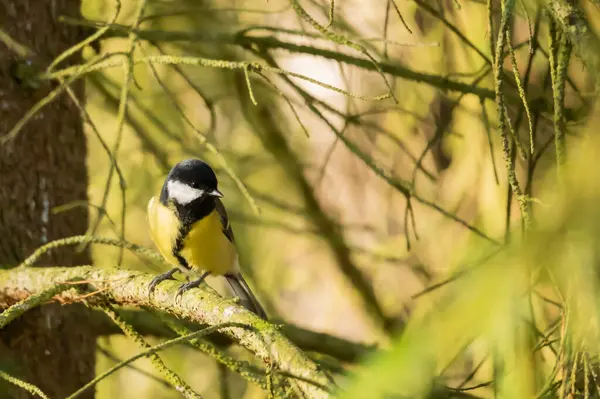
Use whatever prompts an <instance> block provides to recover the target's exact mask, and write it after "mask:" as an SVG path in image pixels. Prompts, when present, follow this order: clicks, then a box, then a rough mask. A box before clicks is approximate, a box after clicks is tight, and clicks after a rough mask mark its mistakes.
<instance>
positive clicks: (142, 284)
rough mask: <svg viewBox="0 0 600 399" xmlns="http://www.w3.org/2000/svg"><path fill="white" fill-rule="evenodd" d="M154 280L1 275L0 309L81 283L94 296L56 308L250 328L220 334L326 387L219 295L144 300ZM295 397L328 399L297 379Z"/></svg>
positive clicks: (113, 273)
mask: <svg viewBox="0 0 600 399" xmlns="http://www.w3.org/2000/svg"><path fill="white" fill-rule="evenodd" d="M152 278H153V275H151V274H148V273H143V272H137V271H126V270H116V269H99V268H95V267H91V266H79V267H68V268H67V267H46V268H29V267H18V268H15V269H11V270H2V271H0V287H2V288H0V307H7V306H8V305H11V304H14V303H16V302H18V301H20V300H23V299H25V298H27V297H29V296H30V295H32V294H33V295H35V294H40V293H42V292H44V291H46V290H47V289H49V288H51V287H53V286H55V285H56V284H57V283H60V282H67V281H72V280H79V281H82V282H83V281H85V282H87V283H88V284H89V285H91V286H92V287H93V289H94V290H95V291H96V294H95V295H86V296H85V298H83V299H82V296H81V295H80V294H79V293H77V292H76V291H75V290H67V291H63V292H62V293H59V294H58V295H56V296H55V297H54V298H55V299H56V300H58V301H61V302H66V303H69V302H76V301H82V300H83V301H85V302H86V303H87V304H89V305H96V304H102V303H106V302H108V303H111V304H113V305H133V306H137V307H146V308H149V309H152V310H156V311H165V312H168V313H169V314H171V315H173V316H177V317H180V318H184V319H187V320H189V321H192V322H196V323H201V324H206V325H209V326H217V325H221V324H224V323H240V324H243V325H247V326H248V327H249V328H248V329H246V328H233V327H230V328H223V329H222V330H220V331H222V332H223V333H224V334H225V335H226V336H228V337H229V338H231V339H233V340H234V341H235V342H237V343H239V344H240V345H241V346H243V347H245V348H246V349H248V350H249V351H251V352H252V353H254V354H255V355H256V357H257V358H259V359H260V360H262V362H264V363H266V364H273V365H274V366H275V367H276V368H277V369H278V370H280V371H282V372H285V373H287V374H289V375H294V376H297V377H300V378H302V379H305V380H309V381H314V382H316V383H317V384H319V385H321V386H325V387H328V388H329V387H331V385H330V381H329V378H328V376H327V375H326V373H325V372H323V371H322V370H320V369H319V367H318V366H317V364H315V363H314V362H313V361H312V360H311V359H309V358H308V356H306V355H305V354H304V353H303V352H302V351H301V350H300V349H298V348H297V347H296V346H295V345H294V344H293V343H292V342H290V341H289V340H288V339H287V338H286V337H285V336H284V335H283V334H282V332H281V331H280V330H279V328H278V327H277V326H274V325H272V324H270V323H268V322H265V321H263V320H261V319H259V318H258V317H257V316H256V315H254V314H253V313H251V312H249V311H247V310H246V309H244V308H243V307H241V306H239V305H237V304H236V303H235V302H234V301H233V300H231V299H225V298H223V297H221V296H219V295H218V294H216V293H214V292H212V291H209V290H205V289H201V288H198V289H195V290H192V291H189V292H187V293H186V294H185V295H184V296H183V298H182V299H181V301H178V302H177V301H175V293H176V291H177V288H178V283H177V282H174V281H166V282H164V283H163V284H161V285H160V286H159V287H158V288H157V289H156V291H155V292H154V294H153V295H152V296H151V297H149V296H148V284H149V283H150V281H151V280H152ZM292 385H293V386H294V388H295V389H297V390H298V391H299V393H300V394H302V395H304V396H305V397H308V398H329V392H327V391H324V390H323V389H321V388H319V387H318V386H315V384H313V383H309V382H306V381H304V380H301V379H295V380H294V381H292Z"/></svg>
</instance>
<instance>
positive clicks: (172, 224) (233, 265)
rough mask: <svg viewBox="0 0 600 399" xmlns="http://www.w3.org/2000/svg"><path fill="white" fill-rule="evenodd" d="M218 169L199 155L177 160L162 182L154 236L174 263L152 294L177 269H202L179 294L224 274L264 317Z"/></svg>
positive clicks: (151, 210) (154, 206)
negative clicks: (246, 274)
mask: <svg viewBox="0 0 600 399" xmlns="http://www.w3.org/2000/svg"><path fill="white" fill-rule="evenodd" d="M217 185H218V182H217V177H216V175H215V172H214V171H213V170H212V168H211V167H210V166H209V165H208V164H206V163H205V162H203V161H201V160H199V159H188V160H185V161H182V162H180V163H178V164H177V165H175V166H174V167H173V168H172V169H171V171H170V172H169V174H168V175H167V178H166V180H165V182H164V184H163V186H162V189H161V192H160V197H159V198H156V197H153V198H152V199H150V202H149V203H148V222H149V225H150V235H151V237H152V241H154V244H155V245H156V246H157V247H158V249H159V251H160V253H161V254H162V256H163V257H164V258H165V259H166V260H167V261H168V262H169V263H171V264H173V265H174V266H177V267H175V268H173V269H171V270H170V271H168V272H166V273H164V274H161V275H159V276H157V277H156V278H154V279H153V280H152V282H151V283H150V285H149V293H150V294H151V293H152V292H153V291H154V289H155V288H156V286H157V285H158V284H160V283H161V282H162V281H165V280H174V278H173V274H175V273H176V272H177V271H180V270H182V271H187V270H195V271H197V270H204V273H203V274H202V275H201V277H200V278H198V279H197V280H194V281H191V282H188V283H185V284H182V285H181V286H180V287H179V290H178V291H177V298H179V297H181V295H182V294H183V293H184V292H185V291H187V290H189V289H190V288H194V287H198V286H199V285H200V284H201V283H202V281H203V280H204V279H205V278H206V276H208V275H209V274H214V275H223V276H225V278H226V280H227V282H228V283H229V286H230V288H231V290H232V292H233V294H234V295H236V296H237V297H239V298H240V300H241V303H242V305H243V306H244V307H246V308H247V309H248V310H250V311H252V312H254V313H256V314H257V315H258V316H259V317H261V318H263V319H266V313H265V311H264V309H263V308H262V306H261V305H260V303H259V302H258V300H257V299H256V297H255V296H254V294H252V291H251V290H250V287H248V284H247V283H246V281H245V280H244V278H243V277H242V275H241V273H240V270H239V264H238V259H237V252H236V249H235V241H234V237H233V231H232V230H231V226H230V224H229V219H228V218H227V212H226V211H225V207H224V206H223V203H222V202H221V200H220V198H222V197H223V194H221V192H220V191H219V190H218V188H217Z"/></svg>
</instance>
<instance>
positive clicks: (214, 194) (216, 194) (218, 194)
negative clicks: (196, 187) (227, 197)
mask: <svg viewBox="0 0 600 399" xmlns="http://www.w3.org/2000/svg"><path fill="white" fill-rule="evenodd" d="M208 195H210V196H211V197H217V198H223V194H222V193H221V192H220V191H219V190H217V189H216V188H215V189H214V190H211V191H209V192H208Z"/></svg>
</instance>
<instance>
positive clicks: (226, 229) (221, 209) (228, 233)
mask: <svg viewBox="0 0 600 399" xmlns="http://www.w3.org/2000/svg"><path fill="white" fill-rule="evenodd" d="M215 200H216V201H215V207H216V209H217V213H218V214H219V216H220V217H221V226H222V228H223V234H225V237H227V239H228V240H229V241H231V242H232V243H233V242H235V238H234V237H233V230H232V229H231V224H230V223H229V218H228V217H227V210H226V209H225V205H223V203H222V202H221V200H220V199H218V198H216V199H215Z"/></svg>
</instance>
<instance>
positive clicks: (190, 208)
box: [160, 159, 223, 222]
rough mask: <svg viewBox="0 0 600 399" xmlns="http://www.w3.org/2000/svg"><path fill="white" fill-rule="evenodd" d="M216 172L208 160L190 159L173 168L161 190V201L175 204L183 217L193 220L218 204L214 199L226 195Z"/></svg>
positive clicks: (206, 213)
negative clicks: (219, 184)
mask: <svg viewBox="0 0 600 399" xmlns="http://www.w3.org/2000/svg"><path fill="white" fill-rule="evenodd" d="M217 185H218V182H217V176H216V175H215V172H214V171H213V170H212V168H211V167H210V166H208V164H206V163H205V162H202V161H201V160H199V159H187V160H185V161H181V162H179V163H178V164H177V165H175V166H174V167H173V169H171V171H170V172H169V175H168V176H167V179H166V180H165V183H164V185H163V187H162V190H161V193H160V202H161V203H162V204H163V205H165V206H168V205H169V203H172V204H173V205H175V208H176V210H177V212H178V216H179V218H180V219H182V220H183V221H187V222H194V221H196V220H199V219H201V218H203V217H204V216H206V215H208V214H209V213H210V212H212V211H213V209H214V208H215V199H216V198H220V197H222V196H223V194H221V192H220V191H219V190H218V188H217Z"/></svg>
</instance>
